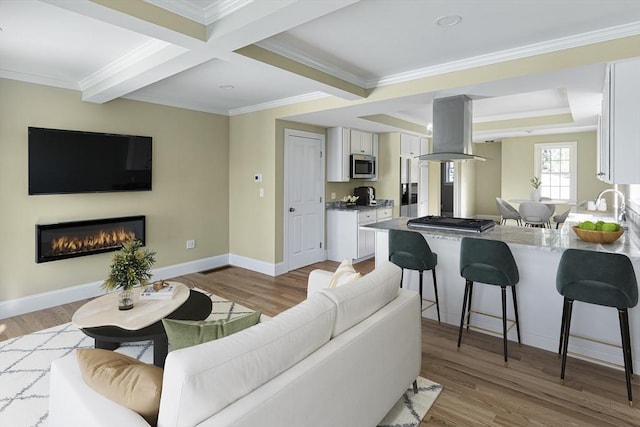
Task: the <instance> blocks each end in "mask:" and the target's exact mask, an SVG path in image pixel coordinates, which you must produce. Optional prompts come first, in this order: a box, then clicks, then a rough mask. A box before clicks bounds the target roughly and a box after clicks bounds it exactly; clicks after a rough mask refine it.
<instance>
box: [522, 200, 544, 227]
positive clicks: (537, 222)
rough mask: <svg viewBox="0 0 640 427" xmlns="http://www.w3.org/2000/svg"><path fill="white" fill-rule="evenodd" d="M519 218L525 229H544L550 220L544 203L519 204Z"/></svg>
mask: <svg viewBox="0 0 640 427" xmlns="http://www.w3.org/2000/svg"><path fill="white" fill-rule="evenodd" d="M520 216H521V217H522V221H523V222H524V225H525V227H541V228H545V227H546V226H547V224H548V223H549V219H550V218H551V211H550V210H549V208H548V207H547V205H545V204H544V203H540V202H523V203H521V204H520Z"/></svg>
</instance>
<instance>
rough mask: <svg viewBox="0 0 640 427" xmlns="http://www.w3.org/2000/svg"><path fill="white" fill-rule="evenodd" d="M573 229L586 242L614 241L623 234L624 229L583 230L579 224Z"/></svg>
mask: <svg viewBox="0 0 640 427" xmlns="http://www.w3.org/2000/svg"><path fill="white" fill-rule="evenodd" d="M572 228H573V231H574V232H575V233H576V234H577V235H578V237H579V238H581V239H582V240H584V241H585V242H591V243H613V242H615V241H616V240H618V239H619V238H620V236H622V234H623V233H624V230H618V231H595V230H583V229H581V228H578V226H577V225H574V226H573V227H572Z"/></svg>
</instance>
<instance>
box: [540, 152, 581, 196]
mask: <svg viewBox="0 0 640 427" xmlns="http://www.w3.org/2000/svg"><path fill="white" fill-rule="evenodd" d="M545 148H569V150H570V159H569V169H570V174H571V175H570V176H571V187H570V188H569V198H568V199H558V200H567V201H575V200H577V197H578V168H577V166H578V143H577V142H576V141H567V142H539V143H536V144H534V153H533V157H534V175H535V176H537V177H541V175H542V171H541V170H540V168H541V166H542V165H541V163H542V162H541V161H540V158H541V155H540V154H541V153H542V150H544V149H545Z"/></svg>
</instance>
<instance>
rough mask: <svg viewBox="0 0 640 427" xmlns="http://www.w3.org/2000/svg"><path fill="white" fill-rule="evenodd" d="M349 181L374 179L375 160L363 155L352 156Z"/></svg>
mask: <svg viewBox="0 0 640 427" xmlns="http://www.w3.org/2000/svg"><path fill="white" fill-rule="evenodd" d="M350 160H351V165H350V174H351V179H374V178H375V177H376V158H375V157H374V156H368V155H365V154H352V155H351V157H350Z"/></svg>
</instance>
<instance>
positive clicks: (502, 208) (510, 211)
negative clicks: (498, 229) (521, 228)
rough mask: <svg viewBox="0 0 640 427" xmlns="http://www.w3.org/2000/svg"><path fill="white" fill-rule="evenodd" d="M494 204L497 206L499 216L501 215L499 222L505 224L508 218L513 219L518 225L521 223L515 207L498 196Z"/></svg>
mask: <svg viewBox="0 0 640 427" xmlns="http://www.w3.org/2000/svg"><path fill="white" fill-rule="evenodd" d="M496 205H497V206H498V211H499V212H500V216H502V219H501V220H500V224H506V223H507V220H508V219H513V220H515V221H516V223H517V224H518V225H522V218H521V217H520V213H519V212H518V210H517V209H516V208H514V207H513V206H511V205H510V204H509V203H507V202H506V201H505V200H504V199H502V198H500V197H496Z"/></svg>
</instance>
